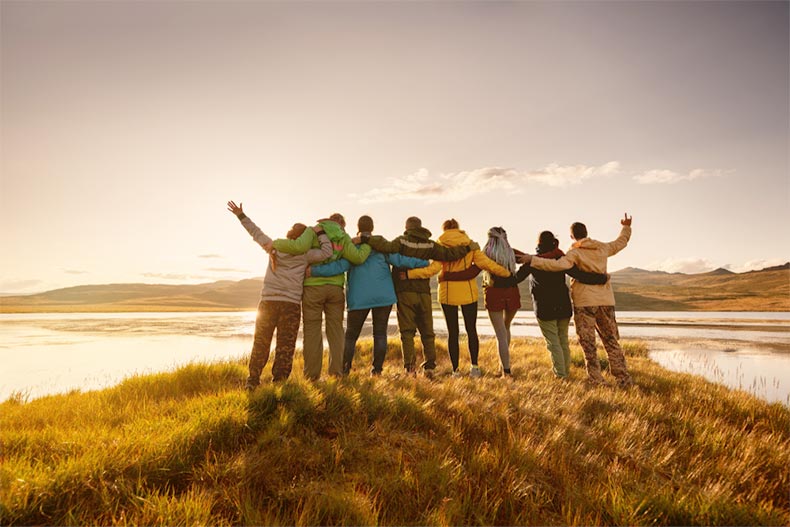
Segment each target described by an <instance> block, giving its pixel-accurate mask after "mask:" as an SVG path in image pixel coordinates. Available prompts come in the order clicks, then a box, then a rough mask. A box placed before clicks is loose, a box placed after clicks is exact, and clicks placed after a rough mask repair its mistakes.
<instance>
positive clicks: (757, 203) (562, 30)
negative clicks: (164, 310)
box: [0, 0, 790, 294]
mask: <svg viewBox="0 0 790 527" xmlns="http://www.w3.org/2000/svg"><path fill="white" fill-rule="evenodd" d="M789 5H790V4H788V2H767V3H760V2H743V3H739V2H689V3H684V2H663V3H658V2H656V3H653V2H633V3H623V2H600V3H596V2H584V3H582V2H578V3H577V2H513V3H491V2H485V3H483V2H437V3H430V2H372V3H361V2H320V3H311V2H299V3H279V2H219V1H217V2H155V1H148V2H111V1H108V2H79V1H68V2H61V1H57V2H43V1H35V2H22V1H19V2H15V1H8V0H3V1H2V2H0V18H1V19H0V24H1V26H2V27H0V30H1V31H0V35H1V36H0V39H1V40H0V44H1V48H2V49H1V56H0V60H1V62H0V74H1V76H0V88H1V89H0V112H1V113H0V127H1V130H0V132H1V133H2V135H1V136H0V148H1V150H0V249H1V250H2V258H0V293H17V294H22V293H32V292H38V291H43V290H47V289H53V288H57V287H66V286H71V285H80V284H98V283H110V282H148V283H169V284H176V283H195V282H209V281H214V280H221V279H232V280H238V279H242V278H251V277H255V276H262V275H263V273H264V270H265V265H266V261H267V260H266V255H265V253H264V252H263V251H262V250H260V249H259V248H258V247H257V246H256V245H255V244H254V243H253V242H252V241H251V239H250V238H249V236H248V235H247V233H246V232H245V231H244V230H243V228H242V227H241V226H240V225H239V223H238V221H237V220H236V219H235V218H234V217H233V216H232V214H231V213H230V212H228V211H227V210H226V207H225V203H226V202H227V201H228V200H235V201H236V202H237V203H238V202H243V203H244V209H245V211H247V213H248V215H249V216H250V217H251V218H252V219H253V220H254V221H255V222H256V223H257V224H258V225H259V226H260V227H261V228H262V229H263V230H264V231H265V232H267V233H268V234H269V235H271V236H273V237H278V236H283V235H284V234H285V233H286V231H287V230H288V227H289V226H290V225H291V224H292V223H293V222H295V221H301V222H305V223H310V222H313V221H314V220H316V219H317V218H320V217H323V216H327V215H329V214H331V213H332V212H341V213H343V214H344V215H345V216H346V218H347V219H348V223H349V229H348V230H349V231H352V232H353V231H355V228H354V227H355V224H356V219H357V217H358V216H359V215H360V214H370V215H372V216H373V218H374V220H375V221H376V231H377V233H379V234H382V235H384V236H386V237H393V236H396V235H398V234H400V233H401V232H402V230H403V221H404V219H405V218H406V217H407V216H410V215H417V216H420V217H421V218H422V219H423V224H424V225H425V226H426V227H427V228H429V229H430V230H431V231H433V233H434V235H435V236H437V237H438V235H439V234H440V232H441V222H442V221H443V220H444V219H447V218H451V217H454V218H456V219H458V221H459V222H460V224H461V227H462V228H463V229H465V230H466V231H467V232H468V233H469V234H470V236H471V237H472V238H474V239H476V240H478V241H480V242H484V241H485V236H486V231H487V229H488V228H489V227H491V226H495V225H501V226H503V227H505V229H507V230H508V233H509V237H510V241H511V243H512V244H513V245H514V246H516V247H518V248H521V249H523V250H528V251H533V250H534V245H535V239H536V238H537V235H538V233H539V232H540V231H541V230H545V229H548V230H552V231H553V232H555V234H557V235H558V237H559V238H560V240H561V246H562V247H564V248H567V246H568V245H569V244H570V239H569V237H568V226H569V225H570V224H571V223H572V222H573V221H582V222H585V223H586V224H587V226H588V229H589V231H590V234H591V236H592V237H594V238H597V239H602V240H605V241H608V240H610V239H613V238H615V237H616V236H617V234H618V232H619V228H620V225H619V220H620V218H621V217H622V215H623V213H624V212H628V213H629V214H631V215H633V218H634V234H633V237H632V240H631V243H630V245H629V246H628V248H627V249H626V250H625V251H623V252H622V253H621V254H619V255H617V256H616V257H614V258H613V259H612V260H611V261H610V270H616V269H619V268H622V267H627V266H636V267H641V268H646V269H661V270H666V271H682V272H702V271H707V270H712V269H714V268H716V267H721V266H728V267H729V268H731V269H732V270H735V271H743V270H748V269H754V268H761V267H765V266H768V265H776V264H780V263H784V262H785V261H788V260H790V235H788V225H790V152H789V148H790V147H789V146H788V145H789V144H790V108H789V106H790V102H789V101H790V90H789V87H788V79H790V66H789V65H790V34H789V31H788V28H789V27H790V15H789V9H788V6H789Z"/></svg>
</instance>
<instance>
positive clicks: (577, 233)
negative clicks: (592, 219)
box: [571, 221, 587, 240]
mask: <svg viewBox="0 0 790 527" xmlns="http://www.w3.org/2000/svg"><path fill="white" fill-rule="evenodd" d="M571 234H573V239H574V240H581V239H582V238H586V237H587V227H586V226H585V225H584V223H580V222H578V221H577V222H575V223H574V224H573V225H571Z"/></svg>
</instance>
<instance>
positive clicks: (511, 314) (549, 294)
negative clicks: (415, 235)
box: [440, 227, 607, 377]
mask: <svg viewBox="0 0 790 527" xmlns="http://www.w3.org/2000/svg"><path fill="white" fill-rule="evenodd" d="M552 238H553V235H552ZM483 251H484V252H485V253H486V255H487V256H488V257H489V258H491V259H492V260H494V261H495V262H497V263H498V264H500V265H502V266H503V267H505V268H507V269H509V270H511V271H512V270H514V269H515V266H516V256H520V255H523V254H524V253H523V252H521V251H519V250H517V249H513V248H512V247H511V246H510V243H509V242H508V239H507V232H506V231H505V229H503V228H502V227H491V228H490V229H489V230H488V241H487V242H486V245H485V247H484V248H483ZM538 252H541V253H542V252H543V251H538ZM565 273H567V274H568V275H569V276H573V277H574V278H576V279H577V280H581V281H584V282H585V283H600V284H602V283H605V282H606V280H607V276H606V275H602V274H598V273H586V272H584V271H581V270H580V269H578V268H577V267H575V266H574V267H573V268H571V269H569V270H568V271H565V272H559V273H550V272H547V271H535V270H534V269H532V268H531V267H530V266H529V264H523V265H521V267H519V269H518V271H516V273H515V275H514V276H510V277H507V278H502V277H499V276H496V275H492V274H491V273H485V275H484V277H483V293H484V298H485V307H486V310H488V317H489V319H490V320H491V326H492V327H493V328H494V333H495V335H496V338H497V349H498V351H499V361H500V364H501V367H502V371H503V374H504V375H505V376H510V375H511V374H512V373H511V370H510V338H511V334H510V325H511V323H512V321H513V319H514V318H515V316H516V313H517V312H518V310H519V309H521V294H520V292H519V288H518V284H519V283H521V282H522V281H524V279H526V278H527V277H528V276H529V277H530V292H531V293H532V299H533V300H532V302H533V307H534V308H535V309H536V315H537V317H538V324H539V326H540V328H541V332H542V333H543V337H544V338H545V339H546V342H547V345H548V349H549V351H550V354H551V357H552V364H553V368H554V372H555V374H558V376H562V377H565V376H567V369H566V366H567V367H570V348H568V322H569V320H570V313H571V301H570V296H569V294H568V288H567V286H566V285H565ZM443 274H444V276H441V277H440V280H462V279H468V278H469V275H468V274H467V275H466V276H464V274H463V273H443ZM530 275H531V276H530ZM538 275H540V276H541V278H540V280H538V278H537V277H538ZM536 294H537V296H538V297H540V299H541V300H540V302H539V301H538V300H537V299H536ZM549 303H551V304H552V305H559V304H562V305H563V306H566V307H567V309H565V308H563V309H565V311H567V312H566V313H565V312H564V313H563V314H565V315H566V320H565V324H564V336H563V334H562V333H561V332H560V331H558V330H557V329H555V330H554V331H544V324H543V322H541V318H547V317H551V316H552V315H554V314H555V310H554V309H550V308H548V304H549ZM538 305H540V306H541V308H540V309H538ZM546 325H547V327H550V326H551V324H550V323H549V322H546ZM557 340H559V341H563V342H564V348H563V347H562V345H560V344H558V343H557ZM557 349H559V350H560V351H559V353H556V352H555V350H557ZM563 350H564V351H565V352H566V353H567V359H566V358H565V357H566V355H564V354H563ZM560 361H561V362H560ZM558 372H562V373H563V374H564V375H559V373H558Z"/></svg>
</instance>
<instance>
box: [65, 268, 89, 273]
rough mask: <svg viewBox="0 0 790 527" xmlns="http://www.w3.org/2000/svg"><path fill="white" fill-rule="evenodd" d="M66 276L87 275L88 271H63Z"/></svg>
mask: <svg viewBox="0 0 790 527" xmlns="http://www.w3.org/2000/svg"><path fill="white" fill-rule="evenodd" d="M63 272H64V273H66V274H88V271H79V270H76V269H63Z"/></svg>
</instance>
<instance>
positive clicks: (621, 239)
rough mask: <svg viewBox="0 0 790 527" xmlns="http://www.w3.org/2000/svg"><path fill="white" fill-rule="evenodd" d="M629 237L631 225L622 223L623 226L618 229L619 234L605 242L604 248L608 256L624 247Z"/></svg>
mask: <svg viewBox="0 0 790 527" xmlns="http://www.w3.org/2000/svg"><path fill="white" fill-rule="evenodd" d="M630 239H631V227H630V226H628V225H623V228H622V229H620V236H618V237H617V239H616V240H615V241H613V242H609V243H607V244H606V250H607V252H608V253H609V256H613V255H615V254H617V253H619V252H620V251H622V250H623V249H625V246H626V245H628V240H630Z"/></svg>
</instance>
